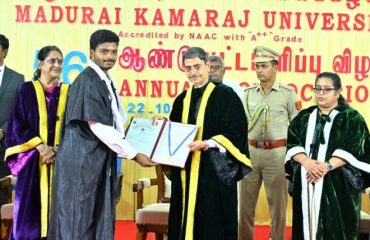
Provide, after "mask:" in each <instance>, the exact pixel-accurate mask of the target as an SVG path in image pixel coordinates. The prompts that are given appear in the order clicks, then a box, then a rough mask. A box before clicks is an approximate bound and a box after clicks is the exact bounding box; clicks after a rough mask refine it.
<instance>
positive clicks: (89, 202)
mask: <svg viewBox="0 0 370 240" xmlns="http://www.w3.org/2000/svg"><path fill="white" fill-rule="evenodd" d="M64 120H65V122H64V129H63V132H62V138H61V139H62V140H61V144H60V145H59V147H58V153H57V158H56V166H55V176H54V191H53V193H54V194H53V207H52V216H51V220H50V230H49V233H48V239H66V240H69V239H74V240H77V239H81V240H82V239H83V240H88V239H113V235H114V221H115V203H114V199H113V197H114V195H115V194H114V187H113V185H114V181H115V180H116V171H117V169H116V154H115V153H114V152H113V151H112V150H110V149H109V148H108V146H106V145H105V144H104V143H103V142H101V141H100V140H99V139H98V138H97V137H96V136H95V135H94V134H93V132H92V131H91V130H90V127H89V126H88V122H87V121H89V120H90V121H95V122H99V123H102V124H105V125H109V126H113V114H112V109H111V97H110V95H109V91H108V88H107V86H106V84H105V82H104V81H103V80H102V79H101V78H100V77H99V75H98V74H97V73H96V72H95V70H93V69H92V68H91V67H87V68H86V69H85V70H84V71H83V72H82V73H81V74H80V75H79V76H78V77H77V79H76V80H75V81H74V82H73V84H71V86H70V90H69V93H68V102H67V108H66V113H65V119H64Z"/></svg>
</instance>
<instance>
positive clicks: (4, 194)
mask: <svg viewBox="0 0 370 240" xmlns="http://www.w3.org/2000/svg"><path fill="white" fill-rule="evenodd" d="M15 181H16V178H14V177H12V176H7V177H4V178H2V179H0V204H1V207H0V219H1V223H0V229H1V231H0V239H1V240H5V239H6V240H7V239H8V238H9V235H10V231H11V229H12V224H13V200H12V199H13V197H12V186H13V184H15Z"/></svg>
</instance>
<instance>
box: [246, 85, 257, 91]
mask: <svg viewBox="0 0 370 240" xmlns="http://www.w3.org/2000/svg"><path fill="white" fill-rule="evenodd" d="M257 86H258V85H257V84H256V85H253V86H249V87H247V88H246V89H244V92H246V91H248V90H250V89H253V88H256V87H257Z"/></svg>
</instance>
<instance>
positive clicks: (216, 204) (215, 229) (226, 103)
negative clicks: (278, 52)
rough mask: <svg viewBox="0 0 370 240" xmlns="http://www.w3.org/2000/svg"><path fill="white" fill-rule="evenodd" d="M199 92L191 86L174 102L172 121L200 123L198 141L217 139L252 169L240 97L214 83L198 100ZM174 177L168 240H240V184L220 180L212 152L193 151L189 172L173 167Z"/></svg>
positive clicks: (187, 164)
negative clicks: (238, 234)
mask: <svg viewBox="0 0 370 240" xmlns="http://www.w3.org/2000/svg"><path fill="white" fill-rule="evenodd" d="M195 91H197V90H194V91H193V89H192V88H189V89H188V90H187V91H184V92H183V93H181V94H180V95H179V96H178V97H177V98H176V99H175V101H174V104H173V108H172V112H171V115H170V120H171V121H175V122H182V123H190V124H196V125H197V126H198V127H199V131H198V134H197V137H196V140H207V139H214V140H215V141H216V142H218V143H219V144H220V145H222V146H223V147H224V148H225V149H226V150H227V154H228V156H229V157H230V158H231V159H233V160H235V161H241V162H243V164H244V165H246V166H248V167H251V163H250V160H249V159H248V158H247V156H248V155H249V152H248V145H247V133H248V127H247V120H246V116H245V113H244V109H243V105H242V103H241V101H240V99H239V97H238V96H237V94H236V93H235V92H234V91H233V90H232V89H231V88H229V87H227V86H225V85H223V84H220V85H218V86H217V87H216V86H215V85H214V84H213V83H208V84H207V85H206V86H204V87H203V89H202V90H201V92H200V93H199V95H198V96H196V95H197V94H196V93H192V92H195ZM199 98H200V99H201V100H199ZM170 179H171V181H172V185H171V191H172V192H171V206H170V215H169V230H168V239H169V240H180V239H186V240H189V239H194V240H206V239H209V240H218V239H219V240H233V239H237V225H238V222H237V220H238V218H237V185H236V184H232V185H229V186H228V185H225V184H223V183H222V182H221V181H220V179H219V178H218V177H217V175H216V172H215V168H214V166H213V165H212V163H211V161H210V158H209V155H208V154H207V151H195V152H193V153H191V154H190V156H189V158H188V160H187V162H186V165H185V168H184V169H180V168H175V167H173V168H171V174H170Z"/></svg>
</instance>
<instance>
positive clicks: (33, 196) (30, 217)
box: [5, 46, 68, 239]
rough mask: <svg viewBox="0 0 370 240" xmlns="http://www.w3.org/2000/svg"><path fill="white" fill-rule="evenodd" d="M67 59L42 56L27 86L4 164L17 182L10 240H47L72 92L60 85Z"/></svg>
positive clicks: (54, 53)
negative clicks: (57, 163) (64, 121)
mask: <svg viewBox="0 0 370 240" xmlns="http://www.w3.org/2000/svg"><path fill="white" fill-rule="evenodd" d="M62 63H63V55H62V52H61V51H60V50H59V48H57V47H56V46H46V47H43V48H42V49H41V50H40V52H39V53H38V69H37V70H36V72H35V74H34V81H29V82H26V83H24V84H23V86H22V87H21V89H20V90H19V92H18V95H17V98H16V102H15V105H14V107H13V110H12V113H11V116H10V119H9V124H8V129H7V132H6V133H7V135H6V146H7V149H6V153H5V159H6V162H7V164H8V166H9V167H10V169H11V171H12V174H13V175H14V176H16V177H17V185H16V189H15V201H14V212H13V229H12V233H11V236H10V239H46V235H47V226H48V218H49V209H50V206H51V204H52V201H51V199H50V196H51V190H52V189H51V186H52V183H51V181H52V175H53V169H54V160H55V154H56V149H57V148H56V146H57V144H58V141H59V132H60V126H61V123H62V118H63V115H64V109H65V102H66V96H67V91H68V86H67V85H66V84H61V83H59V77H60V74H61V71H62Z"/></svg>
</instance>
